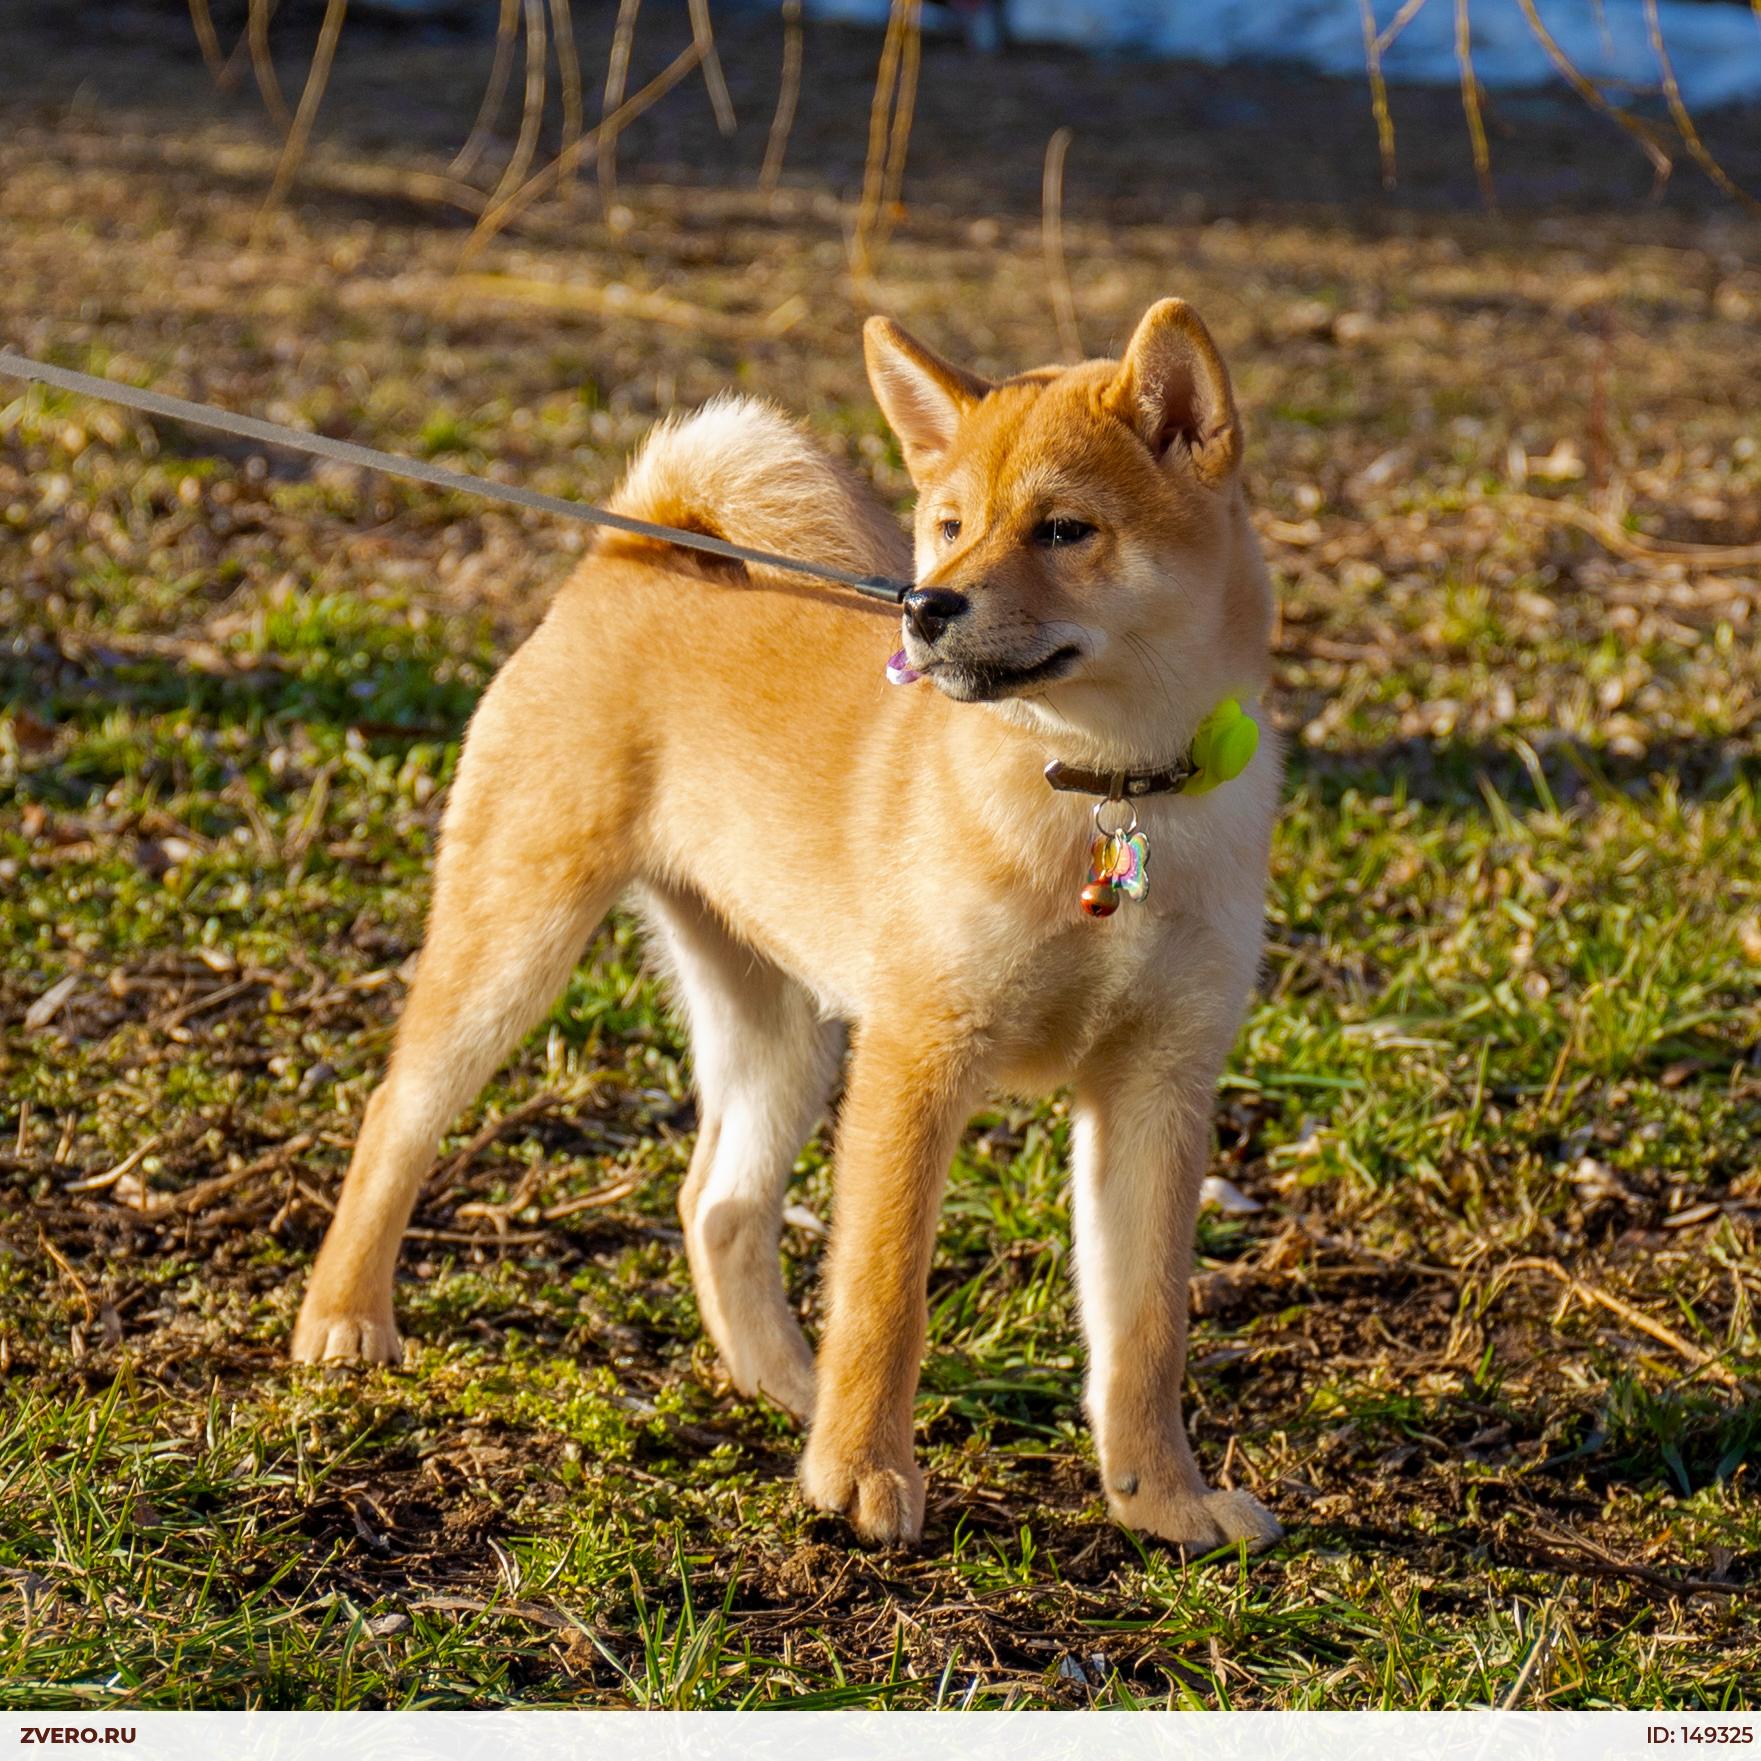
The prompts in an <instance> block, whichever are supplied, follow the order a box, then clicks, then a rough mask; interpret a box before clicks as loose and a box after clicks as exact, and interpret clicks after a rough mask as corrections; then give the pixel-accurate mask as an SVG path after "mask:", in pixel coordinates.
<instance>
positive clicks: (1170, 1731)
mask: <svg viewBox="0 0 1761 1761" xmlns="http://www.w3.org/2000/svg"><path fill="white" fill-rule="evenodd" d="M1758 1726H1761V1720H1758V1719H1755V1718H1751V1717H1749V1716H1748V1715H1746V1714H1741V1713H1738V1714H1719V1713H1709V1714H1705V1715H1701V1714H1698V1713H1691V1714H1689V1713H1669V1712H971V1713H958V1712H762V1711H753V1712H645V1713H644V1712H598V1711H593V1712H586V1711H583V1712H513V1711H509V1712H140V1713H134V1712H124V1713H103V1714H94V1713H64V1712H24V1713H0V1752H4V1753H8V1754H10V1753H13V1752H17V1753H21V1754H22V1753H27V1752H29V1753H32V1754H34V1755H38V1756H47V1755H48V1754H50V1753H58V1754H59V1755H60V1756H62V1757H66V1756H67V1752H68V1750H69V1749H82V1750H86V1751H90V1750H92V1749H99V1750H108V1751H110V1753H111V1755H112V1756H114V1757H115V1758H116V1761H121V1758H122V1757H123V1756H127V1757H128V1758H129V1761H137V1758H138V1761H484V1758H486V1757H493V1758H494V1761H504V1758H505V1761H598V1758H599V1757H602V1756H603V1757H604V1758H605V1761H705V1757H721V1756H729V1757H735V1758H744V1757H752V1758H753V1761H934V1758H936V1757H941V1756H946V1757H947V1761H1429V1758H1431V1757H1435V1758H1436V1761H1605V1758H1606V1761H1614V1758H1625V1757H1637V1756H1641V1755H1644V1756H1650V1757H1652V1758H1653V1761H1663V1757H1664V1756H1665V1755H1667V1754H1669V1753H1670V1752H1671V1751H1673V1754H1674V1755H1675V1756H1680V1757H1686V1756H1690V1755H1693V1756H1698V1755H1710V1754H1716V1753H1719V1752H1724V1753H1734V1754H1736V1755H1738V1756H1741V1755H1743V1754H1745V1753H1747V1754H1749V1755H1751V1756H1753V1755H1755V1750H1756V1743H1757V1737H1756V1731H1757V1728H1758ZM1757 1761H1761V1757H1758V1758H1757Z"/></svg>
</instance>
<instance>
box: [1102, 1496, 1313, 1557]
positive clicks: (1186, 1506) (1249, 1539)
mask: <svg viewBox="0 0 1761 1761" xmlns="http://www.w3.org/2000/svg"><path fill="white" fill-rule="evenodd" d="M1107 1502H1108V1504H1109V1505H1110V1506H1111V1508H1112V1512H1113V1515H1114V1517H1115V1518H1117V1520H1118V1521H1120V1522H1122V1523H1124V1524H1125V1525H1126V1527H1127V1528H1132V1529H1138V1530H1141V1531H1142V1532H1143V1533H1145V1534H1149V1535H1156V1536H1159V1537H1160V1538H1161V1539H1162V1540H1164V1541H1172V1542H1173V1543H1174V1545H1175V1546H1176V1547H1178V1548H1180V1550H1181V1551H1182V1552H1183V1553H1185V1554H1187V1555H1188V1556H1189V1557H1197V1556H1198V1555H1199V1554H1203V1553H1210V1552H1213V1551H1214V1550H1215V1549H1217V1548H1218V1547H1230V1546H1233V1545H1235V1543H1237V1542H1239V1541H1245V1542H1246V1543H1247V1550H1248V1552H1249V1553H1263V1552H1264V1551H1265V1550H1266V1549H1267V1548H1268V1547H1270V1546H1271V1545H1272V1544H1273V1543H1274V1542H1275V1541H1278V1540H1280V1539H1281V1538H1282V1537H1283V1534H1284V1531H1283V1529H1282V1528H1281V1527H1279V1524H1278V1519H1277V1518H1276V1517H1275V1516H1273V1514H1272V1513H1271V1512H1270V1511H1269V1510H1267V1508H1266V1507H1265V1506H1264V1505H1263V1504H1262V1503H1260V1501H1259V1500H1258V1499H1257V1498H1256V1497H1254V1495H1253V1494H1252V1493H1251V1492H1240V1491H1236V1492H1202V1491H1201V1492H1199V1493H1197V1494H1191V1495H1173V1494H1168V1493H1158V1492H1155V1491H1152V1490H1150V1489H1149V1488H1147V1487H1145V1488H1142V1489H1139V1488H1136V1487H1134V1488H1133V1489H1132V1490H1130V1491H1126V1490H1125V1489H1124V1488H1123V1487H1120V1486H1115V1487H1111V1488H1109V1490H1108V1493H1107Z"/></svg>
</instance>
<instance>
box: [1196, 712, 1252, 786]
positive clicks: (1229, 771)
mask: <svg viewBox="0 0 1761 1761" xmlns="http://www.w3.org/2000/svg"><path fill="white" fill-rule="evenodd" d="M1259 749H1260V724H1259V723H1258V722H1256V721H1255V720H1254V718H1253V717H1252V716H1251V715H1249V714H1248V713H1247V711H1246V710H1245V709H1243V708H1242V707H1241V704H1240V703H1239V702H1238V701H1237V700H1236V699H1235V698H1233V697H1225V698H1224V699H1223V701H1222V702H1221V703H1219V704H1218V705H1217V707H1216V708H1215V709H1213V710H1212V711H1211V713H1210V714H1209V715H1207V716H1206V717H1205V719H1204V720H1203V721H1202V722H1200V723H1199V726H1198V732H1197V733H1196V734H1194V735H1193V737H1192V763H1193V774H1192V777H1191V779H1190V780H1189V781H1188V782H1187V784H1186V786H1185V788H1183V789H1182V790H1181V791H1180V792H1181V794H1183V795H1208V794H1209V793H1210V792H1211V790H1212V789H1214V788H1216V787H1217V786H1218V785H1219V784H1220V783H1227V782H1232V781H1233V780H1234V779H1235V778H1236V777H1238V776H1240V775H1241V773H1242V772H1243V771H1244V770H1246V769H1247V767H1248V766H1249V765H1250V764H1251V763H1252V762H1253V755H1254V754H1255V753H1256V752H1257V751H1259Z"/></svg>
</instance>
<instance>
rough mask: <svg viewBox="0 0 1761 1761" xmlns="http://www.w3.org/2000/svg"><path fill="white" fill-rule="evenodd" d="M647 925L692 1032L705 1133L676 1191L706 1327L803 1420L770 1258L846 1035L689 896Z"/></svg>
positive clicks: (732, 1367) (742, 1384)
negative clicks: (786, 1199) (791, 1181)
mask: <svg viewBox="0 0 1761 1761" xmlns="http://www.w3.org/2000/svg"><path fill="white" fill-rule="evenodd" d="M647 910H648V915H649V916H650V918H651V920H652V922H653V924H654V927H655V929H656V931H657V933H658V938H659V940H660V942H661V944H662V947H663V949H664V951H665V953H666V956H667V958H668V961H669V964H670V965H671V967H672V970H673V974H674V978H675V982H676V988H677V991H678V993H679V998H680V1001H681V1002H682V1003H683V1005H684V1008H685V1013H686V1015H687V1017H688V1019H689V1021H690V1027H691V1053H692V1060H693V1063H694V1064H695V1067H696V1075H697V1092H698V1102H699V1115H700V1118H699V1126H698V1134H697V1148H696V1152H695V1153H694V1154H693V1156H692V1158H691V1168H690V1172H689V1173H688V1174H687V1175H686V1177H685V1184H684V1187H683V1188H682V1189H681V1191H680V1193H679V1215H680V1218H681V1220H682V1221H683V1222H684V1225H685V1248H686V1252H687V1254H688V1256H689V1258H690V1261H691V1276H692V1280H693V1282H694V1283H695V1285H696V1288H697V1306H698V1308H699V1310H700V1311H701V1313H702V1316H703V1324H704V1327H705V1328H706V1329H707V1331H708V1332H709V1335H710V1337H711V1338H712V1339H713V1340H714V1341H715V1344H716V1348H717V1350H718V1351H720V1353H721V1356H722V1362H723V1363H724V1364H725V1365H726V1366H727V1370H728V1374H729V1376H730V1377H731V1378H732V1380H733V1383H734V1386H735V1387H736V1388H738V1389H739V1390H740V1392H741V1393H742V1394H747V1395H757V1394H762V1395H764V1396H766V1397H767V1398H768V1399H770V1400H773V1401H775V1402H776V1403H777V1405H778V1406H781V1407H783V1408H785V1409H786V1410H787V1411H789V1412H791V1413H793V1414H794V1415H795V1416H796V1417H797V1418H799V1419H806V1418H808V1417H810V1416H811V1414H812V1411H813V1353H812V1351H811V1350H810V1349H809V1347H808V1344H807V1341H806V1339H805V1338H804V1337H803V1335H802V1332H801V1328H800V1325H799V1323H798V1322H797V1321H796V1319H795V1316H794V1314H793V1313H792V1312H791V1310H790V1308H789V1302H788V1295H787V1292H786V1291H785V1290H784V1288H783V1281H782V1275H781V1269H780V1267H779V1265H778V1260H777V1243H778V1238H779V1236H780V1235H781V1233H782V1210H783V1199H784V1195H785V1193H786V1192H787V1190H788V1185H789V1175H790V1172H791V1170H792V1169H793V1168H794V1165H795V1157H796V1155H797V1153H798V1152H799V1151H800V1148H801V1145H802V1144H803V1143H804V1142H805V1141H806V1139H807V1135H808V1133H809V1132H811V1131H812V1129H813V1126H814V1122H815V1120H817V1119H818V1118H819V1116H820V1114H821V1113H822V1112H823V1111H824V1110H825V1106H826V1102H827V1099H828V1097H829V1095H830V1093H831V1089H832V1084H833V1082H834V1081H835V1079H836V1076H837V1068H838V1059H839V1056H840V1053H841V1051H842V1047H843V1030H842V1029H841V1028H840V1027H838V1026H836V1025H835V1024H831V1023H828V1022H826V1021H824V1020H822V1019H821V1017H820V1015H819V1013H818V1011H817V1010H816V1009H815V1008H814V1005H813V1001H812V999H811V998H810V997H809V996H808V995H807V993H806V992H805V991H804V990H802V989H801V987H800V986H799V985H797V984H796V983H795V982H794V981H793V980H792V979H790V978H789V977H787V976H786V975H785V974H784V973H783V972H782V971H780V970H779V969H778V968H777V967H776V966H774V965H773V964H772V963H771V962H770V961H768V960H766V959H765V958H763V956H761V955H759V954H756V953H754V952H753V951H752V950H751V949H750V948H748V947H746V946H744V945H743V944H742V943H740V942H738V941H737V940H735V938H734V937H733V936H731V935H730V934H729V933H728V932H727V931H726V930H725V929H724V928H722V926H721V925H720V924H719V923H718V922H717V921H716V920H715V918H714V917H712V916H711V915H710V914H709V913H708V912H707V911H706V910H705V909H704V907H703V906H702V905H701V904H700V903H699V902H698V901H696V900H695V899H691V898H687V897H685V896H682V895H678V894H672V893H668V894H659V893H657V894H655V895H654V896H653V897H652V898H651V899H650V900H649V901H648V904H647Z"/></svg>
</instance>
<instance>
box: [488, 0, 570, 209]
mask: <svg viewBox="0 0 1761 1761" xmlns="http://www.w3.org/2000/svg"><path fill="white" fill-rule="evenodd" d="M547 54H548V50H547V47H546V41H545V23H544V0H526V101H525V104H524V105H523V106H522V108H521V111H520V133H519V138H518V139H517V140H516V141H515V142H514V151H513V157H512V158H510V159H509V160H508V162H507V164H506V166H504V167H503V169H502V174H501V177H500V178H499V179H498V180H497V182H496V185H495V189H494V191H493V192H492V193H491V195H490V197H489V204H490V206H491V207H492V208H493V207H494V206H495V204H496V203H497V202H501V201H504V200H506V198H507V197H508V196H509V195H510V194H511V193H512V192H513V191H515V190H517V189H518V188H519V187H520V185H521V184H522V183H523V182H524V181H525V178H526V173H527V172H528V171H530V170H531V169H532V158H533V155H534V154H535V153H536V152H537V151H538V129H539V125H540V124H541V123H542V122H543V120H544V82H545V62H546V57H547ZM559 175H562V174H559Z"/></svg>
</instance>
